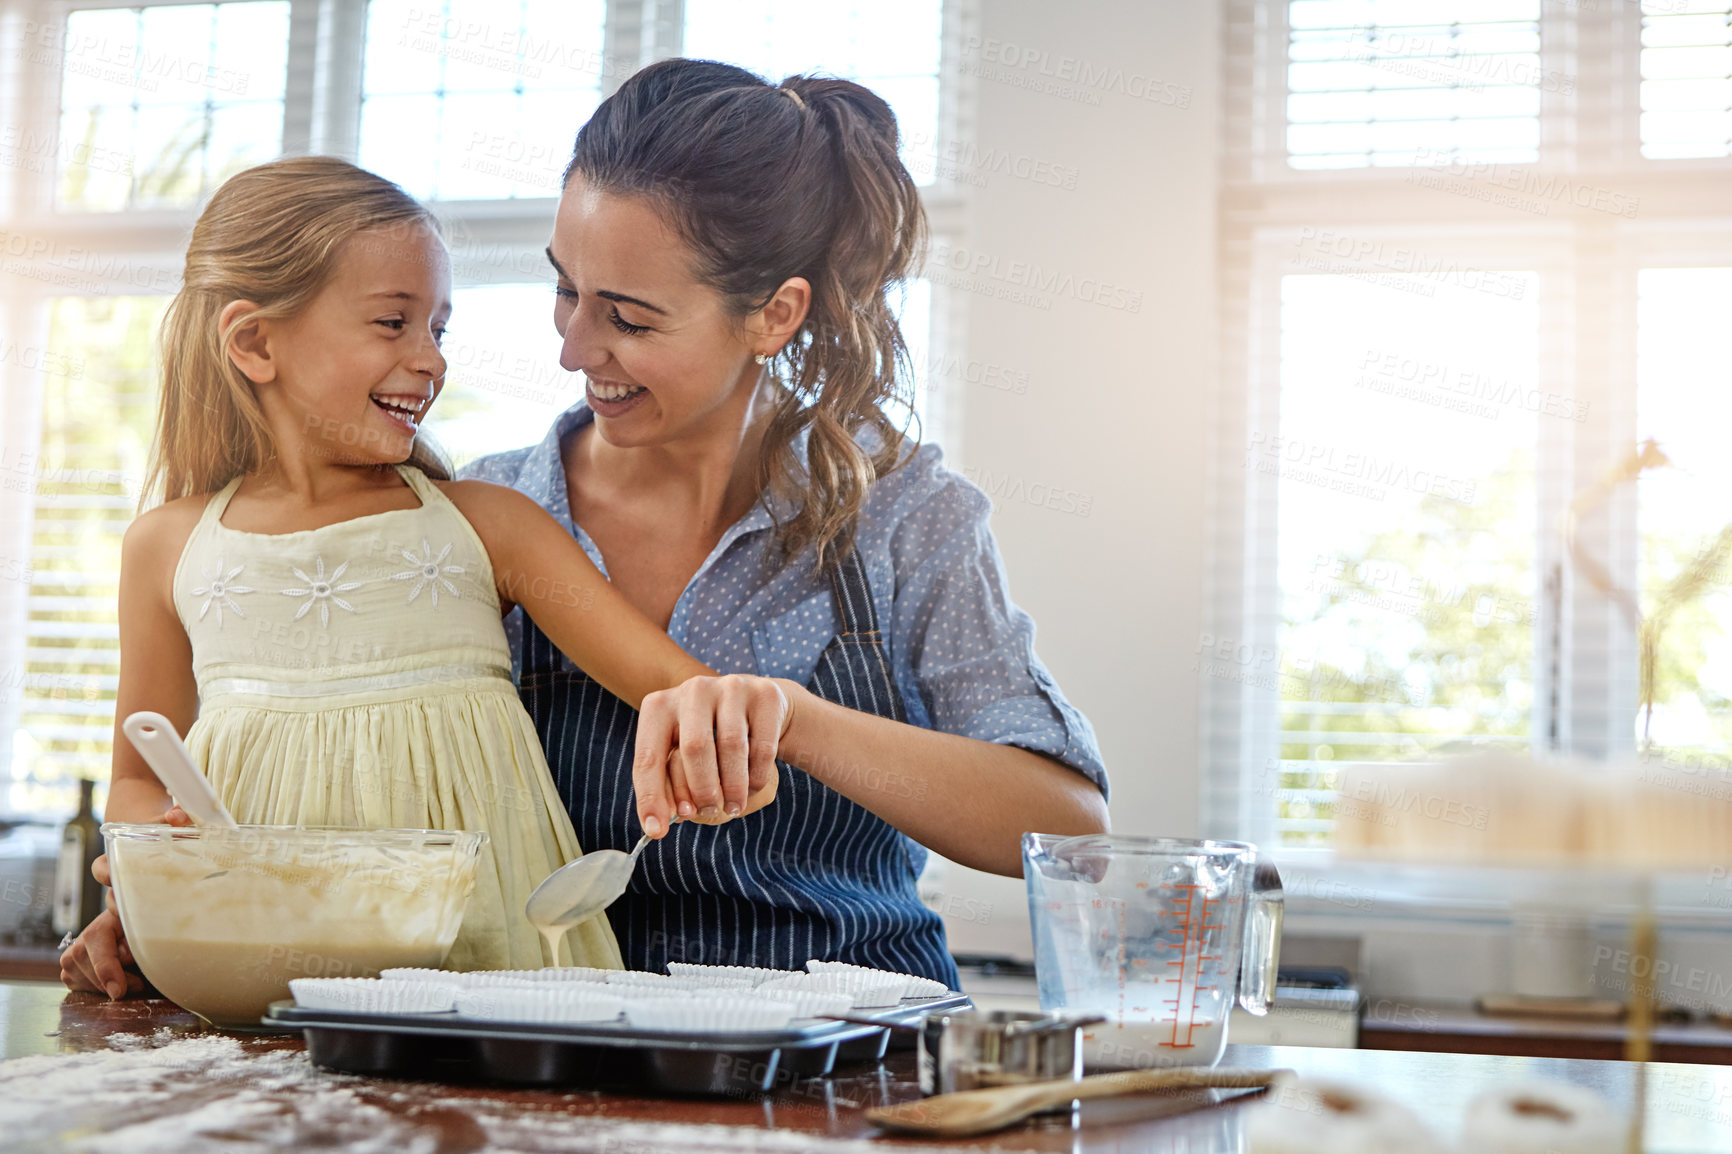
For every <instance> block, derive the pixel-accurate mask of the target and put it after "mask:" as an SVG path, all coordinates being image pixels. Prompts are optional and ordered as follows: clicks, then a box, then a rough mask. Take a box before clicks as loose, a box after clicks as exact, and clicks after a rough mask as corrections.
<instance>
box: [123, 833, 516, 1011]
mask: <svg viewBox="0 0 1732 1154" xmlns="http://www.w3.org/2000/svg"><path fill="white" fill-rule="evenodd" d="M102 834H103V839H104V841H105V842H106V845H107V849H108V862H109V868H110V869H111V870H112V871H113V880H114V895H115V902H116V904H117V905H118V906H119V909H120V922H121V925H122V926H123V927H124V928H125V930H126V940H127V942H128V944H129V945H130V946H131V947H132V956H133V958H134V959H135V960H136V961H137V962H138V968H139V969H140V970H141V971H143V973H144V976H145V977H146V978H148V979H150V982H151V984H152V985H154V986H155V987H156V988H157V989H158V990H160V991H162V993H163V996H164V997H167V998H169V999H171V1000H172V1001H174V1002H176V1003H177V1004H179V1005H181V1006H184V1007H185V1008H186V1009H189V1010H191V1011H192V1012H193V1013H195V1014H197V1015H199V1016H200V1017H201V1018H204V1019H206V1020H207V1021H210V1022H212V1023H214V1024H216V1025H219V1026H257V1025H258V1024H259V1018H260V1017H261V1016H262V1015H263V1014H264V1012H265V1009H266V1007H268V1006H269V1005H270V1003H271V1002H273V1001H276V1000H278V999H281V998H286V997H288V996H289V979H290V978H303V977H356V978H361V977H375V976H377V975H378V973H379V971H380V970H382V969H385V968H386V967H389V966H437V965H439V964H440V962H442V961H443V960H444V958H445V955H446V953H447V952H448V951H449V950H450V949H451V943H452V942H453V941H455V940H456V938H457V929H458V927H459V926H460V925H461V924H462V921H463V911H464V908H465V906H466V905H467V903H468V899H469V895H470V893H471V892H472V891H473V890H474V888H475V869H476V863H477V860H478V858H479V856H480V853H481V847H482V846H483V845H484V844H485V843H486V841H487V835H486V834H485V833H481V832H478V831H446V830H427V829H327V828H300V827H295V826H266V825H243V826H238V827H235V828H232V829H223V828H217V827H213V826H201V827H175V826H167V825H155V824H138V823H120V822H110V823H108V824H106V825H104V826H103V827H102Z"/></svg>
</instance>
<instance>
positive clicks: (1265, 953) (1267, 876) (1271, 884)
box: [1239, 854, 1283, 1018]
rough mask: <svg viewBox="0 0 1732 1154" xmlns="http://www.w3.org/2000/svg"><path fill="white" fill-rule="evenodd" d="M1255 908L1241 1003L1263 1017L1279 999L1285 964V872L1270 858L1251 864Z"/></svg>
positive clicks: (1242, 963)
mask: <svg viewBox="0 0 1732 1154" xmlns="http://www.w3.org/2000/svg"><path fill="white" fill-rule="evenodd" d="M1251 870H1252V880H1251V908H1250V909H1249V910H1247V911H1246V912H1245V941H1244V943H1243V948H1242V950H1241V953H1240V957H1239V1004H1240V1005H1241V1006H1243V1007H1245V1009H1246V1010H1248V1011H1249V1012H1251V1013H1253V1014H1255V1015H1257V1016H1258V1017H1259V1018H1261V1017H1262V1016H1263V1015H1264V1014H1267V1013H1268V1012H1269V1003H1270V1002H1272V1001H1274V1000H1275V972H1276V970H1277V969H1278V968H1279V966H1280V963H1281V911H1282V909H1283V903H1282V887H1281V873H1280V871H1279V870H1277V869H1276V868H1275V863H1274V862H1273V861H1271V860H1270V859H1269V858H1268V857H1267V856H1266V855H1264V854H1258V855H1257V856H1256V857H1255V858H1254V859H1253V860H1252V862H1251Z"/></svg>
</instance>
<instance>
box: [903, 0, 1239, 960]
mask: <svg viewBox="0 0 1732 1154" xmlns="http://www.w3.org/2000/svg"><path fill="white" fill-rule="evenodd" d="M1218 7H1219V6H1218V5H1217V4H1215V3H1212V2H1209V0H1090V2H1087V3H1077V4H1051V3H1041V2H1037V0H982V3H981V4H980V8H981V11H980V12H979V13H978V16H977V19H976V21H975V22H974V27H973V28H971V29H969V33H970V36H969V38H967V40H966V42H965V44H964V48H963V53H962V62H963V65H964V68H965V69H968V70H971V71H974V72H975V73H976V74H975V75H973V76H968V77H965V81H967V82H968V83H971V84H972V85H973V87H974V91H975V106H974V110H973V117H972V120H973V123H972V125H971V126H970V125H965V127H964V128H963V129H962V131H961V135H962V136H963V137H964V139H963V140H962V141H960V142H959V143H960V146H961V153H960V155H959V156H958V159H959V160H968V159H969V158H970V154H969V152H968V149H969V148H971V147H972V148H973V149H974V150H975V151H974V153H973V154H972V156H973V157H974V159H975V160H976V162H978V161H979V160H980V158H983V157H991V156H994V155H996V152H995V151H994V150H1002V151H1003V152H1007V153H1009V154H1011V155H1012V156H1017V157H1019V158H1024V157H1025V158H1027V160H1029V161H1032V162H1034V163H1035V164H1036V165H1037V166H1038V165H1040V164H1041V163H1042V162H1045V164H1046V165H1049V166H1051V169H1050V170H1046V169H1042V168H1040V167H1035V168H1033V169H1029V168H1027V167H1026V166H1025V168H1024V171H1029V172H1032V173H1033V174H1034V175H1032V176H1029V177H1023V178H1019V177H1017V176H1015V175H1007V174H1003V173H999V172H993V173H990V174H989V176H988V179H987V182H986V185H985V187H975V188H973V189H971V190H970V196H971V204H970V206H969V209H968V211H967V213H966V223H965V236H966V238H967V240H966V251H960V250H959V251H958V252H955V253H953V254H951V259H949V260H948V261H947V260H945V259H943V254H942V253H940V254H938V255H939V259H937V260H935V261H933V262H930V266H929V267H930V268H931V271H932V275H933V276H934V279H936V280H940V281H943V282H946V283H947V284H948V291H949V292H950V294H951V297H952V301H953V303H954V305H955V306H957V308H958V309H959V311H960V312H961V314H962V315H961V317H960V318H959V319H960V323H959V325H958V331H957V334H956V335H957V336H959V337H960V338H961V344H962V347H963V348H965V349H966V357H967V359H968V360H969V361H970V362H972V363H973V364H976V365H984V366H993V367H996V368H997V369H998V370H999V372H998V373H996V374H994V375H993V376H994V377H996V378H997V383H998V384H999V385H1000V386H1001V387H991V386H989V385H986V384H978V383H968V382H966V381H963V382H958V381H954V380H953V381H952V382H951V383H950V388H951V389H952V390H954V393H953V395H956V396H957V399H958V400H959V401H960V403H959V404H958V405H956V406H955V407H954V408H953V409H952V412H953V413H954V414H955V419H956V420H958V421H959V422H960V424H961V425H962V438H961V441H960V446H961V457H960V463H959V467H960V468H962V469H963V471H964V472H965V473H967V474H968V475H969V476H970V477H971V478H973V479H974V480H975V481H976V483H978V484H981V485H982V487H984V488H986V489H987V490H988V491H989V492H990V493H992V494H993V495H994V503H995V509H994V513H993V529H994V531H995V532H996V533H997V535H998V540H999V544H1000V546H1001V547H1002V549H1003V551H1004V556H1005V564H1006V566H1007V568H1008V571H1009V573H1010V579H1011V592H1012V595H1013V596H1014V597H1015V599H1016V600H1017V602H1018V603H1019V604H1021V605H1022V607H1023V608H1025V609H1026V610H1028V612H1029V613H1030V614H1032V615H1033V617H1034V619H1035V621H1036V622H1037V623H1038V624H1039V636H1038V638H1037V647H1038V650H1039V652H1040V655H1041V657H1042V658H1043V659H1044V660H1045V661H1046V663H1047V665H1048V666H1049V668H1050V669H1051V670H1052V672H1053V676H1054V677H1055V678H1056V679H1057V680H1058V682H1059V684H1060V686H1061V687H1063V689H1064V690H1065V693H1066V695H1067V696H1068V697H1069V698H1070V699H1071V700H1072V702H1073V703H1075V704H1076V705H1077V707H1078V708H1080V709H1081V710H1082V711H1083V712H1084V713H1086V714H1087V715H1088V717H1089V718H1090V720H1091V721H1093V723H1094V726H1095V729H1096V732H1097V733H1098V735H1099V737H1100V741H1101V747H1102V750H1103V751H1104V754H1105V757H1106V763H1107V768H1108V771H1109V773H1110V774H1111V778H1112V803H1111V804H1112V817H1113V826H1114V828H1115V829H1116V830H1119V831H1124V832H1138V833H1152V834H1167V835H1174V836H1194V835H1195V834H1196V833H1197V831H1198V796H1199V789H1198V779H1197V773H1198V770H1197V766H1198V736H1197V730H1198V701H1197V684H1196V675H1195V674H1194V672H1193V671H1192V667H1191V661H1192V651H1193V649H1194V648H1195V646H1196V644H1197V635H1198V633H1199V632H1200V630H1201V628H1202V619H1203V618H1202V614H1203V601H1202V574H1203V493H1204V483H1203V482H1204V477H1205V474H1206V468H1205V465H1206V462H1205V454H1206V452H1207V445H1206V443H1205V442H1206V438H1207V431H1208V430H1209V429H1210V428H1211V421H1210V416H1209V413H1210V402H1211V395H1212V392H1213V390H1214V386H1215V362H1216V343H1215V333H1216V320H1215V316H1216V313H1215V309H1216V293H1215V274H1214V268H1215V245H1216V241H1215V193H1216V183H1217V155H1218V150H1219V142H1218V136H1219V124H1218V121H1219V112H1218V107H1219V103H1220V102H1219V84H1220V76H1219V73H1220V58H1221V43H1220V42H1221V29H1220V14H1219V11H1218ZM1085 74H1086V75H1085ZM1102 77H1104V80H1103V79H1101V78H1102ZM1084 80H1090V81H1098V82H1096V83H1091V84H1089V85H1088V87H1087V89H1086V91H1087V92H1089V93H1092V94H1093V95H1091V96H1089V97H1088V98H1087V99H1077V98H1075V97H1076V96H1077V95H1078V90H1080V89H1083V87H1084V86H1083V81H1084ZM1055 88H1056V89H1063V90H1068V91H1061V92H1054V91H1052V89H1055ZM1151 92H1152V96H1151V95H1147V94H1148V93H1151ZM1071 169H1074V170H1075V171H1074V175H1075V181H1074V184H1075V187H1074V188H1065V187H1063V186H1062V183H1063V181H1064V180H1065V179H1066V178H1067V177H1068V175H1069V170H1071ZM1054 173H1056V174H1057V178H1058V179H1059V180H1060V181H1061V183H1060V184H1059V185H1058V186H1054V185H1053V184H1050V183H1043V181H1045V180H1052V179H1054ZM980 262H985V263H984V264H980ZM958 264H962V265H966V266H968V267H969V268H974V267H976V266H977V265H978V266H979V268H980V271H979V272H978V273H976V274H974V275H972V276H969V275H968V274H967V273H966V272H965V271H964V270H962V269H958V268H957V267H955V266H956V265H958ZM1024 266H1026V267H1024ZM1035 269H1038V270H1039V271H1038V273H1036V272H1034V271H1032V270H1035ZM1053 274H1057V275H1058V276H1059V277H1060V278H1061V279H1060V281H1059V282H1058V283H1057V284H1055V285H1054V286H1053V287H1052V288H1051V289H1050V290H1049V291H1042V290H1041V287H1040V286H1039V285H1031V284H1029V283H1028V281H1029V279H1030V278H1031V277H1033V278H1036V279H1041V278H1046V277H1050V276H1052V275H1053ZM1063 278H1070V279H1069V283H1068V284H1067V283H1066V281H1065V280H1064V279H1063ZM1096 282H1104V283H1105V284H1107V285H1110V286H1113V287H1112V288H1111V289H1109V290H1106V292H1107V295H1108V296H1109V297H1111V298H1113V299H1115V300H1117V301H1118V302H1119V303H1130V302H1131V301H1132V300H1133V299H1136V307H1135V308H1134V309H1129V308H1113V307H1106V306H1104V305H1102V304H1100V303H1090V302H1088V301H1086V300H1082V299H1078V298H1079V297H1083V296H1087V295H1090V294H1092V293H1095V292H1096V291H1097V288H1096ZM1018 292H1022V293H1024V294H1027V295H1028V296H1032V297H1033V298H1035V299H1034V300H1033V301H1032V302H1031V301H1028V300H1022V301H1019V300H1017V299H1015V294H1016V293H1018ZM1043 301H1044V302H1049V303H1050V307H1047V308H1043V307H1040V303H1041V302H1043ZM958 351H959V352H960V350H958ZM1021 374H1026V381H1027V387H1026V392H1024V393H1022V394H1020V395H1019V394H1018V393H1016V392H1014V391H1010V390H1007V389H1006V388H1004V387H1002V385H1003V384H1004V383H1005V378H1008V379H1009V380H1010V381H1011V382H1012V383H1013V387H1014V384H1015V383H1016V382H1020V381H1021V380H1022V379H1023V378H1022V376H1021ZM977 375H978V374H977ZM989 379H991V378H989ZM1055 490H1056V491H1057V495H1056V496H1052V495H1051V494H1052V493H1053V491H1055ZM1043 502H1050V503H1053V504H1056V505H1057V506H1058V507H1057V508H1049V507H1046V504H1044V503H1043ZM1067 507H1069V508H1071V509H1073V510H1075V511H1072V512H1067V511H1065V509H1066V508H1067ZM1085 508H1086V515H1084V514H1083V511H1084V509H1085ZM929 883H930V885H931V886H933V887H935V888H937V889H938V890H939V891H941V892H942V893H945V894H947V895H949V894H957V895H968V896H969V897H970V898H975V899H978V900H976V902H975V904H974V905H972V906H970V905H967V904H966V903H960V902H958V901H957V900H956V899H954V898H952V899H951V903H950V904H952V905H953V906H955V907H957V908H958V909H961V910H963V911H967V913H968V914H970V915H972V916H960V917H959V916H952V917H950V918H949V922H950V928H951V938H952V947H953V948H954V949H956V950H958V951H961V952H967V951H981V952H1005V951H1009V952H1014V953H1022V952H1024V950H1026V948H1027V947H1026V941H1027V918H1026V908H1025V907H1024V906H1023V904H1022V901H1023V898H1022V883H1021V881H1020V880H1017V879H988V878H985V877H984V875H973V874H971V873H969V872H968V871H962V870H961V869H960V867H955V866H948V867H947V868H946V871H945V873H944V875H943V876H941V877H940V876H934V877H932V878H930V879H929ZM988 904H989V905H990V910H991V912H990V916H985V917H983V916H981V911H982V910H983V909H984V908H985V907H986V905H988ZM1019 942H1021V943H1023V944H1022V945H1021V946H1020V947H1019V946H1018V944H1017V943H1019Z"/></svg>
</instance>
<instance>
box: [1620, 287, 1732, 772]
mask: <svg viewBox="0 0 1732 1154" xmlns="http://www.w3.org/2000/svg"><path fill="white" fill-rule="evenodd" d="M1637 285H1638V290H1637V292H1638V295H1637V314H1636V316H1637V334H1638V335H1637V345H1636V357H1637V360H1636V364H1637V379H1636V394H1637V395H1636V418H1637V428H1638V429H1640V430H1641V436H1643V437H1652V438H1654V439H1655V440H1656V441H1658V442H1659V444H1660V446H1661V448H1662V449H1663V450H1664V451H1665V453H1666V455H1667V456H1668V457H1669V458H1670V459H1671V461H1672V463H1673V467H1671V468H1667V469H1661V470H1658V471H1655V472H1651V473H1648V474H1646V475H1644V476H1643V478H1642V480H1641V481H1640V482H1639V484H1640V505H1639V510H1640V511H1639V514H1638V516H1639V521H1640V525H1641V558H1642V572H1641V585H1640V588H1641V593H1642V604H1643V605H1644V606H1645V607H1647V608H1648V610H1649V612H1650V613H1651V614H1652V613H1654V612H1655V610H1656V609H1658V608H1659V607H1661V606H1667V607H1668V608H1669V609H1670V612H1668V613H1666V615H1665V625H1664V628H1663V629H1662V630H1661V632H1660V634H1659V659H1658V661H1657V662H1656V666H1657V668H1656V677H1655V686H1654V690H1655V692H1654V698H1655V703H1654V710H1653V715H1652V718H1649V717H1648V716H1647V715H1646V714H1644V715H1643V716H1641V717H1640V718H1639V719H1638V725H1639V726H1640V737H1639V738H1638V740H1640V741H1643V742H1644V743H1646V742H1652V743H1653V744H1654V746H1655V747H1657V748H1659V749H1664V750H1669V751H1673V752H1674V753H1676V754H1678V755H1681V756H1683V757H1687V758H1692V759H1707V760H1708V762H1709V763H1710V764H1720V765H1724V764H1726V763H1727V760H1728V759H1727V754H1728V752H1729V751H1732V630H1729V629H1728V626H1732V552H1729V551H1728V550H1727V548H1726V545H1727V543H1728V542H1724V541H1722V540H1721V539H1720V538H1721V533H1722V530H1725V529H1727V528H1728V527H1729V526H1732V500H1729V499H1728V494H1732V470H1729V469H1728V464H1727V460H1726V451H1725V448H1724V446H1722V445H1721V444H1720V443H1719V441H1718V437H1719V434H1720V433H1721V431H1722V430H1724V429H1726V428H1729V427H1732V425H1728V423H1727V422H1728V419H1729V418H1732V411H1729V410H1732V390H1728V388H1727V385H1728V383H1729V382H1728V380H1727V375H1728V374H1727V368H1726V357H1725V351H1724V349H1723V348H1722V344H1721V341H1720V339H1719V336H1720V332H1721V329H1722V325H1723V323H1724V318H1725V317H1726V316H1727V313H1726V310H1727V309H1728V308H1729V307H1732V268H1648V269H1643V270H1642V272H1641V274H1640V275H1639V277H1638V279H1637ZM1692 569H1694V570H1695V571H1696V572H1697V573H1698V574H1699V576H1697V577H1696V578H1694V579H1692V578H1691V577H1689V575H1688V572H1689V571H1690V570H1692ZM1681 579H1682V580H1681Z"/></svg>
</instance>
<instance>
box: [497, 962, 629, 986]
mask: <svg viewBox="0 0 1732 1154" xmlns="http://www.w3.org/2000/svg"><path fill="white" fill-rule="evenodd" d="M610 972H612V971H609V970H592V969H589V968H588V967H580V966H557V967H555V966H549V967H547V968H545V969H540V970H471V971H470V972H469V973H467V974H464V975H463V987H464V988H465V989H469V990H477V989H490V988H492V987H495V986H559V987H568V986H570V987H576V988H579V989H583V988H589V987H593V988H596V989H601V988H603V984H604V983H605V982H606V981H607V975H608V974H609V973H610Z"/></svg>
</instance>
